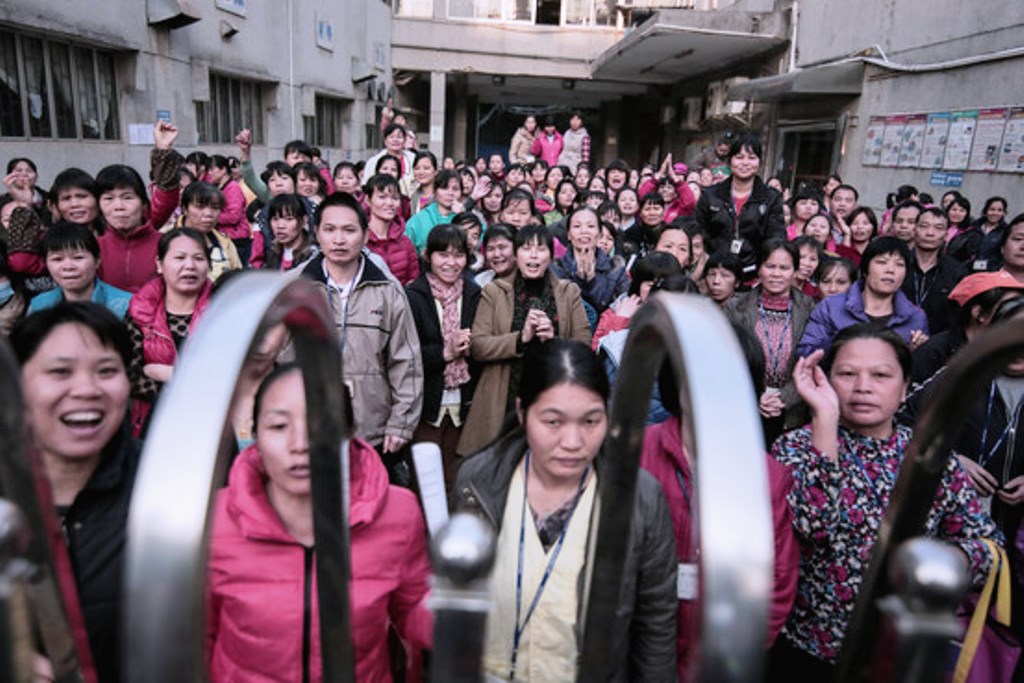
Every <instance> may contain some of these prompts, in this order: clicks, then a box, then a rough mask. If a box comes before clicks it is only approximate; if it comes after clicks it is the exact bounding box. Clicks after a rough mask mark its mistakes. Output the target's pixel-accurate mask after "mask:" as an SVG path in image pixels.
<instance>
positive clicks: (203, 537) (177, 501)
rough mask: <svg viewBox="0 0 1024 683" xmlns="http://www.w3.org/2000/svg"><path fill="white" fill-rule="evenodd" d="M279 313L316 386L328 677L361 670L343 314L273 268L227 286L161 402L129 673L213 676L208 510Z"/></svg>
mask: <svg viewBox="0 0 1024 683" xmlns="http://www.w3.org/2000/svg"><path fill="white" fill-rule="evenodd" d="M279 322H283V323H284V324H285V325H286V326H287V327H288V329H289V331H290V333H291V340H292V342H293V343H294V345H295V350H296V356H297V358H298V362H299V365H300V367H301V369H302V374H303V379H304V384H305V392H306V407H307V424H308V429H309V454H310V455H309V457H310V469H311V482H312V489H313V530H314V534H315V536H316V553H317V557H316V577H317V598H318V604H319V613H320V642H321V645H322V660H323V680H324V681H325V683H342V682H349V681H354V680H355V668H354V656H353V646H352V637H351V624H350V618H349V577H350V567H351V563H350V561H349V560H350V558H349V543H348V540H349V529H348V506H347V501H348V498H347V495H346V491H345V489H344V486H345V485H347V483H346V484H343V481H344V477H343V474H342V473H343V472H347V471H348V466H347V460H348V457H347V456H348V425H347V424H346V423H345V421H344V415H343V412H342V394H341V391H342V389H341V386H342V385H341V381H340V377H341V361H340V354H339V352H338V342H337V339H336V333H335V325H334V320H333V318H332V317H331V314H330V312H329V310H328V307H327V299H326V297H324V296H323V294H322V292H320V291H319V290H318V288H317V285H316V284H315V283H312V282H309V281H305V280H294V279H289V278H285V277H283V276H281V275H277V274H269V273H253V274H246V275H244V276H242V277H240V278H238V279H236V280H235V281H233V282H231V283H229V284H228V285H227V286H226V287H225V288H224V291H222V292H219V293H218V295H217V297H216V298H215V299H214V301H213V303H212V305H211V306H210V308H209V310H208V311H207V312H206V315H205V317H204V319H203V321H202V322H201V323H200V324H199V326H198V329H197V330H196V332H195V333H194V334H193V335H192V336H191V337H190V338H189V339H188V341H187V342H186V345H185V348H184V349H183V353H182V356H181V358H180V359H179V360H178V363H177V365H176V367H175V375H174V379H173V380H172V381H171V382H170V383H169V384H168V385H167V386H166V387H164V389H163V395H162V396H161V398H160V403H159V404H158V405H157V408H156V411H155V413H154V416H153V422H152V424H151V426H150V430H149V435H148V437H147V440H146V446H145V450H144V451H143V455H142V462H141V465H140V467H139V472H138V478H137V480H136V483H135V491H134V493H133V495H132V505H131V511H130V513H129V520H128V551H127V562H126V565H127V566H126V579H125V582H126V588H125V599H124V620H125V628H124V631H125V636H126V637H125V643H124V648H123V652H124V653H125V657H126V664H127V666H126V674H125V680H128V681H147V683H180V682H181V681H201V680H205V677H206V672H205V660H204V644H205V635H204V634H205V621H204V619H205V615H204V612H203V601H204V598H205V586H206V567H207V546H208V537H209V533H210V510H211V505H212V501H213V496H214V494H215V492H216V489H217V488H218V486H219V484H220V483H222V482H223V481H224V474H225V471H226V466H227V461H228V442H229V440H231V439H233V438H234V436H233V433H232V429H231V404H232V400H233V398H234V395H235V388H236V384H237V380H238V377H239V374H240V372H241V371H242V366H243V364H244V363H245V360H246V357H247V356H248V354H249V353H250V352H251V350H252V349H253V348H255V346H256V344H257V343H258V342H259V340H260V338H261V335H262V333H263V332H264V331H265V330H266V329H268V328H269V327H270V326H272V325H274V324H277V323H279Z"/></svg>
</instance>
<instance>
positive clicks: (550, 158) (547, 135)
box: [530, 116, 565, 168]
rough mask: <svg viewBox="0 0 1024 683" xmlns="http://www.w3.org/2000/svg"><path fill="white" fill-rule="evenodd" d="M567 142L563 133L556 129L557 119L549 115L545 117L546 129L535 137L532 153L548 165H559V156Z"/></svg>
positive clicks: (531, 148)
mask: <svg viewBox="0 0 1024 683" xmlns="http://www.w3.org/2000/svg"><path fill="white" fill-rule="evenodd" d="M564 147H565V143H564V142H563V141H562V134H561V133H559V132H558V131H557V130H556V129H555V119H554V117H552V116H548V117H547V118H546V119H544V130H542V131H541V132H540V133H538V134H537V136H536V137H534V138H533V146H532V147H530V153H531V154H533V156H535V157H537V158H538V159H543V160H544V161H546V162H547V164H548V167H549V168H550V167H551V166H557V165H558V156H559V155H560V154H561V153H562V149H563V148H564Z"/></svg>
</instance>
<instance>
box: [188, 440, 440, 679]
mask: <svg viewBox="0 0 1024 683" xmlns="http://www.w3.org/2000/svg"><path fill="white" fill-rule="evenodd" d="M349 456H350V461H351V482H352V484H351V485H352V488H351V502H350V506H349V512H350V518H349V526H350V529H351V540H352V565H353V566H352V590H351V593H350V594H351V596H352V601H353V602H352V615H351V620H352V633H353V638H354V641H355V654H356V667H355V670H356V680H359V681H390V680H391V669H390V667H389V664H388V647H387V643H388V626H389V625H394V627H395V629H396V630H397V631H398V634H399V635H400V636H401V637H402V639H403V640H404V642H405V643H406V646H407V648H409V649H410V650H412V654H413V655H414V657H413V658H414V659H418V657H417V656H415V655H417V654H418V651H419V649H421V648H429V647H430V644H431V642H432V630H433V618H432V616H431V613H430V611H429V610H428V609H427V608H426V606H425V604H424V599H425V598H426V596H427V592H428V590H429V586H428V579H429V575H430V564H429V561H428V559H427V545H426V538H427V536H426V528H425V525H424V523H423V515H422V513H421V512H420V508H419V504H418V503H417V502H416V498H415V496H414V495H413V494H412V493H411V492H409V491H407V490H405V489H402V488H398V487H395V486H391V485H390V484H389V483H388V475H387V470H386V469H385V468H384V464H383V463H382V462H381V459H380V456H379V455H377V453H376V451H374V450H373V448H372V447H371V446H370V445H369V444H367V443H366V442H365V441H362V440H360V439H354V440H353V441H352V442H351V447H350V449H349ZM266 481H267V474H266V470H265V469H264V467H263V464H262V461H261V459H260V454H259V451H258V449H257V447H256V445H252V446H249V447H248V448H246V449H245V450H244V451H242V453H241V454H240V455H239V456H238V459H237V460H236V461H235V464H234V465H233V466H232V469H231V476H230V480H229V482H228V486H227V488H225V489H224V490H222V491H221V492H220V493H219V494H218V496H217V501H216V504H215V508H214V521H213V537H212V539H211V541H210V568H209V584H208V590H209V599H208V600H207V606H208V607H207V609H208V613H207V617H208V619H207V646H208V649H207V655H208V657H209V660H210V679H211V680H212V681H214V682H218V681H246V682H247V683H270V682H271V681H273V682H275V683H284V682H286V681H287V682H289V683H291V682H293V681H301V680H303V675H302V673H303V670H304V669H305V668H306V667H308V672H309V681H311V682H313V683H319V681H321V680H322V671H321V659H320V618H319V610H318V609H317V599H316V595H317V592H316V591H317V589H316V572H315V567H314V555H315V552H314V550H313V549H309V548H306V547H305V546H303V545H302V544H300V543H299V542H298V541H296V540H295V539H294V538H293V537H292V536H290V535H289V534H288V532H287V531H285V528H284V525H283V523H282V522H281V519H280V517H278V515H277V513H276V512H275V510H274V509H273V508H272V507H271V505H270V501H269V500H268V498H267V494H266ZM307 589H308V590H307ZM307 618H308V620H309V621H308V623H309V630H308V642H307V643H304V642H303V641H304V639H303V633H304V630H303V624H304V621H305V620H306V619H307ZM304 644H306V645H308V652H309V659H308V661H306V660H304V657H303V649H304V648H303V646H304ZM417 673H418V672H416V671H412V672H411V674H412V675H411V678H410V680H418V678H417V676H416V674H417Z"/></svg>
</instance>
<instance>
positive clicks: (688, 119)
mask: <svg viewBox="0 0 1024 683" xmlns="http://www.w3.org/2000/svg"><path fill="white" fill-rule="evenodd" d="M703 107H704V98H703V97H684V98H683V115H682V116H681V117H679V130H697V129H698V128H700V119H701V116H702V115H703V113H704V112H703V111H702V109H703Z"/></svg>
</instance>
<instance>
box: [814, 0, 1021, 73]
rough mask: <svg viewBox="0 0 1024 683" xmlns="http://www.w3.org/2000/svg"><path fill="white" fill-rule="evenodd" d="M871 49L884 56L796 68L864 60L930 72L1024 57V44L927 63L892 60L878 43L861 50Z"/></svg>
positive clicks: (855, 57)
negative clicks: (907, 62) (905, 62)
mask: <svg viewBox="0 0 1024 683" xmlns="http://www.w3.org/2000/svg"><path fill="white" fill-rule="evenodd" d="M794 4H795V2H794ZM871 50H874V51H877V52H878V53H879V54H881V55H882V56H881V57H871V56H868V55H866V54H854V55H851V56H849V57H843V58H842V59H833V60H823V61H819V62H813V63H811V64H804V65H803V66H800V67H797V68H796V69H794V70H795V71H800V70H803V69H812V68H818V67H822V66H835V65H837V64H849V63H851V62H862V63H864V64H871V65H872V66H877V67H879V68H881V69H888V70H889V71H896V72H899V73H929V72H933V71H948V70H949V69H961V68H963V67H967V66H976V65H978V64H987V63H989V62H998V61H1001V60H1004V59H1014V58H1016V57H1024V46H1022V47H1010V48H1005V49H1003V50H997V51H995V52H985V53H982V54H980V55H971V56H969V57H957V58H956V59H947V60H944V61H941V62H929V63H925V64H902V63H900V62H894V61H892V60H890V59H889V57H887V56H886V54H885V52H884V51H883V50H882V48H881V47H879V46H878V45H872V46H871V47H869V48H865V49H864V50H861V52H862V53H863V52H869V51H871Z"/></svg>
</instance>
